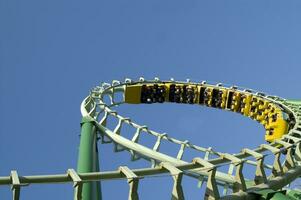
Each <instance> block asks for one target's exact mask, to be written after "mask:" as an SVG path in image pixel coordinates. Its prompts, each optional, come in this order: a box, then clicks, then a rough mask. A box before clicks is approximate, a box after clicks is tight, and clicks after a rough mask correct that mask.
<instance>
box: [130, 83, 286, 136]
mask: <svg viewBox="0 0 301 200" xmlns="http://www.w3.org/2000/svg"><path fill="white" fill-rule="evenodd" d="M155 85H157V86H159V87H162V88H164V102H171V101H173V100H171V99H169V98H170V88H171V86H173V87H174V88H176V89H177V90H178V93H179V95H180V96H181V95H183V93H184V90H186V91H187V90H190V91H193V93H194V98H193V101H192V102H193V103H194V104H202V105H205V106H208V107H217V108H221V109H226V110H231V111H233V112H238V113H241V114H242V115H244V116H247V117H250V118H251V119H254V120H256V121H258V122H259V123H260V124H262V125H263V126H264V128H265V129H266V134H265V140H266V141H268V142H273V141H275V140H276V139H279V138H281V137H282V135H284V134H286V133H287V132H288V122H287V119H286V117H285V116H284V114H283V112H282V110H281V108H280V107H279V106H278V105H277V104H275V103H273V102H270V101H268V100H266V99H265V98H263V97H260V96H258V95H254V94H250V93H249V92H244V91H240V90H237V89H235V88H225V87H221V86H213V85H206V84H191V83H170V82H168V83H164V82H162V83H137V84H133V85H127V86H126V89H125V103H129V104H139V103H142V102H141V96H142V87H146V88H154V86H155ZM184 87H185V88H184ZM213 93H214V94H213ZM214 95H215V96H214ZM201 96H202V97H201ZM181 98H183V96H181ZM201 98H203V99H201ZM217 98H218V101H219V102H218V103H217V104H218V106H216V105H213V104H214V102H217ZM149 103H152V102H149ZM179 103H185V102H182V99H181V100H180V101H179ZM186 103H187V102H186Z"/></svg>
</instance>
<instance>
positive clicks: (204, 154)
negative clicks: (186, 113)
mask: <svg viewBox="0 0 301 200" xmlns="http://www.w3.org/2000/svg"><path fill="white" fill-rule="evenodd" d="M120 97H121V98H120ZM105 99H109V101H105ZM125 103H126V104H153V103H175V104H197V105H201V106H206V107H211V108H215V109H222V110H226V111H231V112H235V113H238V114H240V115H242V116H246V117H249V118H251V119H253V120H255V121H257V122H258V123H260V124H261V125H262V126H263V127H264V128H265V142H264V143H263V144H259V146H258V147H257V148H255V149H250V148H244V149H241V151H240V152H237V153H235V154H230V153H226V152H218V151H216V150H215V149H212V148H210V147H201V146H198V145H196V144H193V143H192V141H187V140H184V141H183V140H179V139H176V138H174V137H172V136H171V135H168V134H166V133H160V132H157V131H154V130H152V129H150V128H149V127H148V126H145V125H139V124H137V123H136V122H134V120H132V119H131V118H128V117H123V116H121V115H119V114H118V113H117V111H115V110H113V108H114V107H117V106H121V105H122V104H125ZM81 114H82V117H83V118H82V122H81V137H80V148H79V157H78V166H77V170H74V169H68V170H67V171H66V172H65V173H62V174H53V175H35V176H20V175H18V172H17V171H15V170H13V171H11V174H10V176H3V177H0V187H1V185H10V186H11V188H12V196H13V199H14V200H19V199H20V196H21V195H20V193H21V188H22V187H25V186H28V185H30V184H41V183H68V182H69V183H73V188H74V199H76V200H96V199H102V195H101V181H103V180H113V179H124V180H125V181H127V182H128V184H129V194H128V197H125V198H124V199H126V198H128V199H130V200H138V199H139V190H138V186H139V183H140V184H141V181H140V179H141V178H144V177H152V176H160V175H164V174H165V175H166V174H167V175H169V176H170V177H171V178H172V180H173V186H171V190H170V193H171V199H173V200H184V199H190V198H189V194H186V197H185V195H184V191H183V187H182V179H183V176H189V177H192V178H195V179H197V180H198V181H199V182H200V183H201V184H200V185H202V186H203V187H205V192H204V194H203V198H204V199H212V200H213V199H214V200H215V199H222V200H228V199H231V200H236V199H237V200H242V199H250V200H251V199H271V200H276V199H279V200H280V199H283V200H301V191H299V190H296V189H291V188H290V187H289V185H290V184H291V183H292V182H293V181H295V180H296V179H298V178H299V176H300V175H301V146H300V145H301V101H297V100H287V99H284V98H281V97H278V96H273V95H267V94H265V93H262V92H257V91H255V90H250V89H244V88H240V87H237V86H225V85H223V84H221V83H218V84H210V83H207V82H205V81H203V82H191V81H190V80H187V81H175V80H174V79H171V80H167V81H162V80H160V79H159V78H155V79H154V80H145V79H144V78H142V77H141V78H140V79H139V80H137V81H133V80H131V79H125V81H116V80H114V81H112V83H110V84H109V83H102V84H101V85H100V86H97V87H95V88H93V89H92V90H91V91H90V94H89V95H88V96H87V97H86V98H85V99H84V100H83V102H82V103H81ZM112 119H114V120H115V121H117V122H118V123H117V124H116V126H114V127H113V128H112V127H109V126H108V124H109V123H110V120H112ZM123 126H130V127H131V128H132V129H133V130H135V131H134V132H133V133H131V134H132V136H131V138H127V137H125V136H124V135H125V132H124V129H123V128H122V127H123ZM142 134H147V135H149V136H151V137H153V138H154V139H155V140H154V141H156V142H155V143H154V144H153V146H152V147H147V146H144V145H142V144H141V143H139V142H140V140H139V138H140V137H141V135H142ZM163 141H164V142H166V143H171V144H173V145H177V146H178V152H177V155H176V156H171V155H168V154H166V153H163V152H161V151H160V147H161V146H162V144H163ZM99 142H100V143H101V144H107V143H111V144H113V147H114V151H115V152H120V151H128V153H129V154H130V156H131V160H132V161H136V160H139V159H144V160H146V161H148V162H149V164H150V165H149V167H147V168H139V169H130V168H129V167H128V166H119V168H118V169H117V170H115V171H100V168H99V160H98V159H99V157H98V156H99V155H98V150H97V146H98V144H99ZM189 149H192V150H194V151H197V152H198V155H199V156H198V157H196V158H194V159H192V160H186V159H184V154H185V152H186V153H187V150H189ZM268 155H271V156H273V162H272V163H271V164H270V163H268V162H267V159H266V157H267V156H268ZM246 165H248V166H252V167H254V169H255V170H254V173H253V172H248V175H247V174H246V173H245V172H244V171H243V167H244V166H246ZM225 168H226V169H227V171H225V170H223V169H225ZM250 174H251V176H252V177H251V178H249V177H250ZM142 184H143V183H142ZM0 198H1V197H0ZM156 199H160V197H156Z"/></svg>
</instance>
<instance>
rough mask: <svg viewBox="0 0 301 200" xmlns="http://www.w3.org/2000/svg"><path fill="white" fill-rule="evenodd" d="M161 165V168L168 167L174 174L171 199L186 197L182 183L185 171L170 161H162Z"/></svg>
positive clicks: (176, 199)
mask: <svg viewBox="0 0 301 200" xmlns="http://www.w3.org/2000/svg"><path fill="white" fill-rule="evenodd" d="M160 166H161V168H165V169H167V170H168V171H169V172H170V174H171V175H172V178H173V180H174V184H173V189H172V196H171V199H172V200H184V199H185V198H184V193H183V188H182V184H181V182H182V177H183V172H182V171H181V170H179V169H178V168H176V167H175V166H173V165H172V164H170V163H168V162H162V163H160Z"/></svg>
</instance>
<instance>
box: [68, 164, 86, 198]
mask: <svg viewBox="0 0 301 200" xmlns="http://www.w3.org/2000/svg"><path fill="white" fill-rule="evenodd" d="M67 174H68V176H69V177H70V178H71V179H72V181H73V187H74V190H75V191H74V198H75V199H76V200H81V199H82V190H83V182H82V179H81V178H80V177H79V175H78V174H77V172H76V171H75V170H74V169H68V170H67Z"/></svg>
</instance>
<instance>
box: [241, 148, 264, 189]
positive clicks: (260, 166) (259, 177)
mask: <svg viewBox="0 0 301 200" xmlns="http://www.w3.org/2000/svg"><path fill="white" fill-rule="evenodd" d="M242 152H243V153H245V154H249V155H251V156H253V157H254V158H255V159H256V172H255V178H254V182H255V184H261V183H266V182H267V177H266V174H265V171H264V157H265V156H264V155H263V154H261V153H258V152H256V151H253V150H251V149H247V148H246V149H243V150H242Z"/></svg>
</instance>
